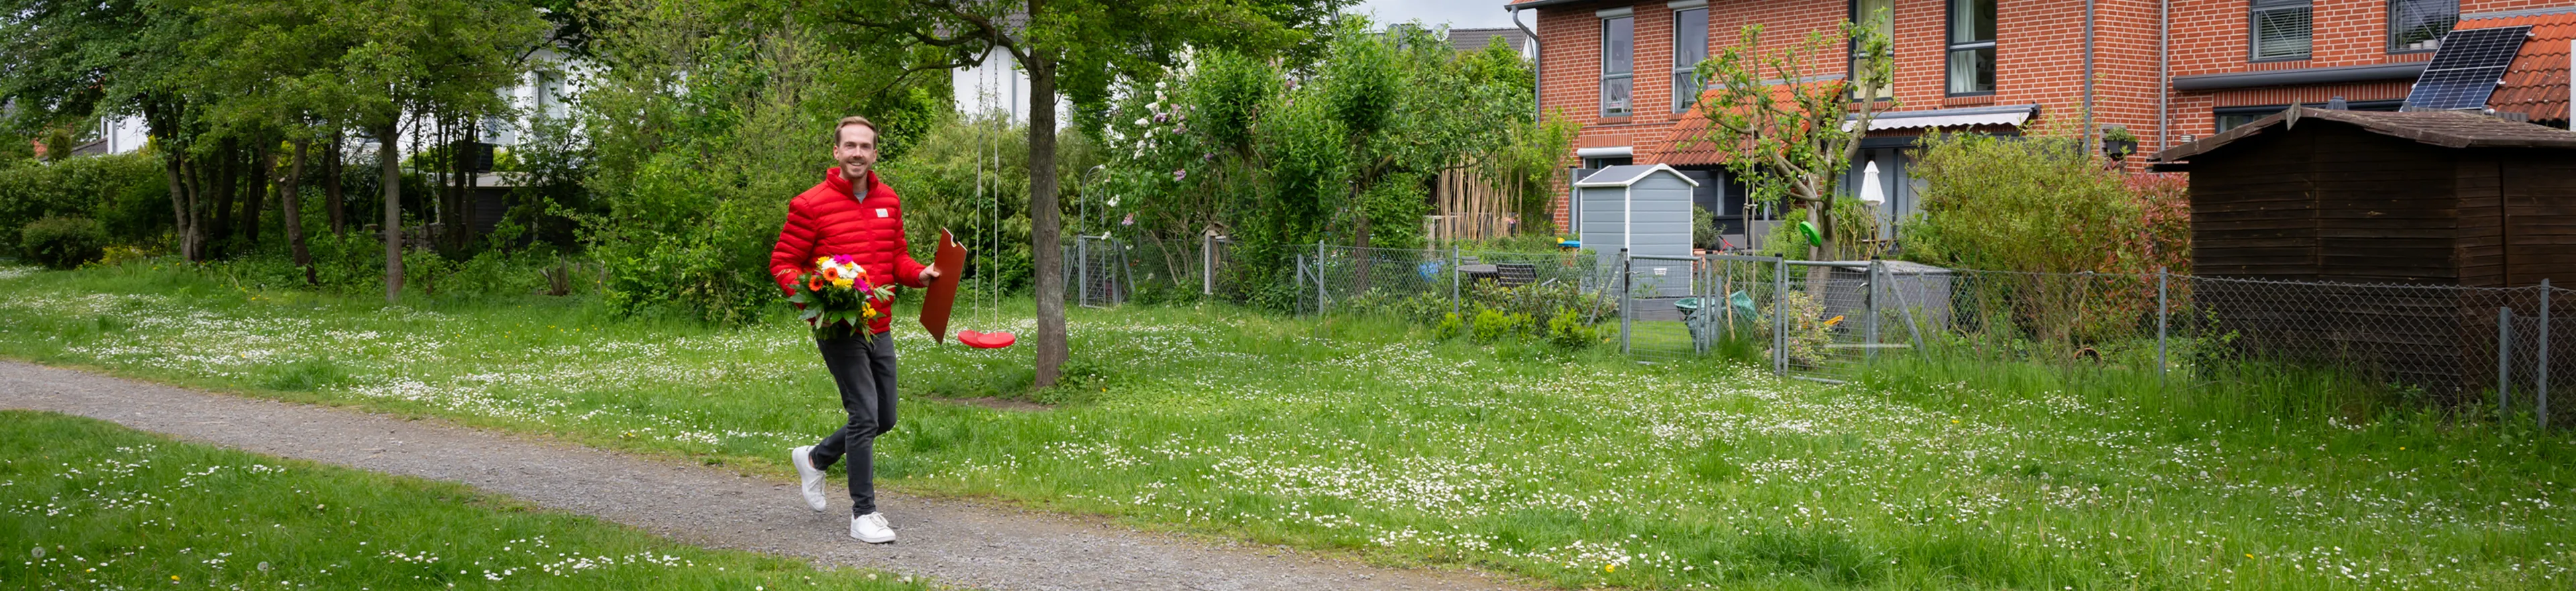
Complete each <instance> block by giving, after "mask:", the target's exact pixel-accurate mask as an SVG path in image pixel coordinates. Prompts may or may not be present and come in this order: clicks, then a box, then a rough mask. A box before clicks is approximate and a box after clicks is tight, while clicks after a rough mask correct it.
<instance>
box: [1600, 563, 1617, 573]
mask: <svg viewBox="0 0 2576 591" xmlns="http://www.w3.org/2000/svg"><path fill="white" fill-rule="evenodd" d="M1618 570H1619V564H1618V563H1615V562H1614V563H1610V564H1604V565H1601V572H1605V573H1607V572H1618Z"/></svg>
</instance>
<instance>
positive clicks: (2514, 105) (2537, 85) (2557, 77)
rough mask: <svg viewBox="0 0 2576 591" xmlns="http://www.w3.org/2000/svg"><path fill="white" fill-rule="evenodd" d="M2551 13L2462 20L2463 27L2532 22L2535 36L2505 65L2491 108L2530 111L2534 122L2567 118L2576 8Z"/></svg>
mask: <svg viewBox="0 0 2576 591" xmlns="http://www.w3.org/2000/svg"><path fill="white" fill-rule="evenodd" d="M2547 12H2549V13H2545V14H2524V15H2519V16H2498V17H2487V18H2466V19H2461V20H2460V24H2459V26H2457V27H2456V28H2459V29H2489V28H2495V27H2512V26H2520V25H2531V38H2530V39H2527V40H2524V41H2523V43H2522V54H2521V55H2520V56H2517V57H2515V58H2513V65H2512V66H2510V67H2507V68H2505V71H2504V84H2503V85H2502V86H2497V87H2496V90H2495V95H2494V96H2493V97H2490V98H2488V99H2487V107H2488V108H2492V109H2495V110H2497V111H2504V112H2518V113H2524V114H2528V115H2530V116H2531V120H2533V121H2565V120H2567V59H2568V53H2567V43H2568V41H2569V40H2571V39H2576V11H2565V10H2561V11H2547ZM2469 16H2471V17H2476V15H2469Z"/></svg>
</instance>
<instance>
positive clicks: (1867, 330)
mask: <svg viewBox="0 0 2576 591" xmlns="http://www.w3.org/2000/svg"><path fill="white" fill-rule="evenodd" d="M1881 270H1882V269H1880V268H1879V264H1878V257H1876V256H1871V257H1869V273H1868V274H1866V275H1864V276H1863V277H1862V278H1861V282H1860V287H1861V289H1860V307H1861V311H1862V312H1861V313H1863V314H1867V315H1868V316H1867V317H1864V318H1862V319H1861V333H1860V334H1861V343H1862V344H1861V348H1860V354H1861V359H1862V360H1864V361H1868V362H1873V363H1874V362H1877V361H1878V289H1879V288H1880V287H1885V286H1883V285H1880V284H1879V282H1878V273H1879V271H1881Z"/></svg>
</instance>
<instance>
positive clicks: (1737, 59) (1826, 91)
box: [1694, 12, 1896, 257]
mask: <svg viewBox="0 0 2576 591" xmlns="http://www.w3.org/2000/svg"><path fill="white" fill-rule="evenodd" d="M1873 18H1874V19H1875V20H1878V21H1881V22H1882V24H1883V23H1884V21H1885V19H1886V18H1887V16H1886V14H1885V13H1884V12H1882V13H1880V14H1878V15H1874V16H1873ZM1762 30H1763V27H1762V25H1759V24H1755V25H1746V26H1745V27H1744V29H1743V31H1742V36H1741V37H1740V38H1739V40H1738V41H1737V43H1736V44H1735V45H1732V46H1728V47H1725V48H1723V49H1721V50H1720V51H1719V52H1718V54H1717V55H1715V56H1712V57H1710V58H1709V59H1708V60H1706V61H1702V62H1700V64H1699V66H1698V68H1697V70H1696V72H1697V75H1698V76H1699V77H1700V79H1701V80H1705V81H1707V83H1708V84H1709V86H1711V89H1710V91H1709V92H1707V93H1705V94H1702V95H1701V96H1700V98H1699V103H1698V105H1697V107H1696V110H1697V111H1698V112H1699V114H1700V115H1701V116H1703V117H1705V118H1706V119H1707V122H1708V132H1707V134H1706V135H1703V136H1701V137H1698V138H1694V141H1695V142H1706V143H1708V144H1713V145H1715V146H1717V147H1718V148H1719V149H1720V150H1723V151H1726V152H1728V153H1729V154H1730V156H1729V157H1728V158H1727V168H1728V169H1729V170H1731V171H1734V172H1735V174H1736V176H1737V178H1741V179H1744V181H1745V185H1746V187H1747V188H1748V189H1750V190H1751V191H1752V193H1753V194H1752V198H1753V200H1754V201H1755V202H1760V203H1780V202H1783V201H1786V202H1789V203H1792V204H1795V205H1798V206H1801V207H1806V208H1808V211H1809V212H1810V213H1811V214H1812V215H1810V216H1809V217H1810V218H1811V219H1814V220H1816V224H1817V227H1818V229H1819V230H1821V231H1820V232H1819V234H1822V236H1821V238H1823V239H1824V241H1825V243H1824V244H1822V245H1818V246H1819V250H1820V251H1821V252H1822V253H1823V256H1826V257H1837V256H1842V255H1845V254H1849V253H1845V252H1843V251H1841V250H1838V249H1837V245H1836V241H1835V239H1834V237H1835V236H1836V235H1837V231H1836V229H1835V228H1834V215H1833V214H1832V213H1831V212H1833V211H1834V207H1835V193H1837V192H1838V190H1837V189H1836V188H1835V183H1836V182H1837V181H1838V180H1840V179H1841V178H1842V175H1843V171H1845V170H1848V169H1850V167H1851V163H1852V159H1853V158H1855V157H1858V156H1859V155H1860V139H1861V137H1862V136H1865V135H1868V134H1869V122H1870V120H1871V119H1872V118H1874V117H1875V116H1876V114H1877V113H1879V112H1881V111H1885V110H1887V109H1891V108H1894V107H1895V106H1896V103H1895V101H1894V100H1892V99H1886V98H1880V99H1876V100H1855V99H1854V97H1879V96H1882V95H1884V94H1885V93H1884V89H1886V88H1888V87H1889V84H1890V82H1891V80H1893V79H1894V72H1895V66H1894V60H1893V59H1892V55H1893V51H1892V50H1891V48H1892V47H1893V45H1892V43H1891V42H1890V41H1889V39H1888V35H1887V33H1886V31H1884V30H1882V29H1881V28H1880V27H1872V26H1864V25H1862V24H1856V23H1852V22H1844V23H1842V24H1841V25H1840V26H1838V27H1835V28H1833V29H1831V30H1817V31H1811V32H1809V33H1808V34H1807V36H1806V38H1805V39H1804V40H1803V41H1801V42H1799V43H1796V44H1794V45H1789V46H1786V47H1778V48H1765V47H1763V44H1762ZM1848 56H1857V57H1856V58H1854V59H1849V60H1836V59H1833V58H1835V57H1848Z"/></svg>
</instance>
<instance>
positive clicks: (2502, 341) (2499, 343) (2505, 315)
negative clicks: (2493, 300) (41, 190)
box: [2496, 306, 2513, 421]
mask: <svg viewBox="0 0 2576 591" xmlns="http://www.w3.org/2000/svg"><path fill="white" fill-rule="evenodd" d="M2512 407H2513V308H2512V307H2510V306H2498V307H2496V420H2499V421H2501V420H2504V419H2505V417H2510V416H2513V413H2512V412H2510V409H2511V408H2512Z"/></svg>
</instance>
